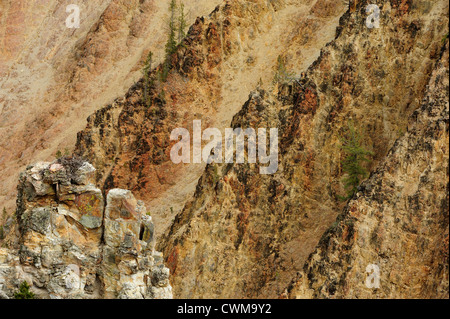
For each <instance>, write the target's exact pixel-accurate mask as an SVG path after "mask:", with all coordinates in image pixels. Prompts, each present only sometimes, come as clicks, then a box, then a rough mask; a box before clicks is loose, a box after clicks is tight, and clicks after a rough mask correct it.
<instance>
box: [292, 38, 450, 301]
mask: <svg viewBox="0 0 450 319" xmlns="http://www.w3.org/2000/svg"><path fill="white" fill-rule="evenodd" d="M448 52H449V51H448V41H447V48H446V51H445V53H444V54H443V56H442V58H441V61H440V63H439V64H438V65H437V67H436V70H435V72H434V73H433V76H432V78H431V79H430V82H429V85H428V90H427V94H426V96H425V99H424V100H423V103H422V105H421V107H420V108H419V109H418V110H417V111H416V112H415V113H414V114H413V115H412V116H411V118H410V122H411V124H410V127H409V128H408V132H406V134H405V135H404V136H403V137H401V138H400V139H399V140H397V142H396V143H395V145H394V147H393V148H392V149H391V150H390V152H389V154H388V156H387V157H386V159H385V160H384V161H383V163H381V165H380V166H379V168H378V169H377V170H376V171H375V172H374V173H373V174H372V176H371V177H370V179H369V180H367V181H366V182H365V183H363V184H362V185H361V187H360V191H359V192H358V193H357V195H356V197H355V198H354V199H353V200H352V201H350V203H349V204H348V206H347V207H346V208H345V210H344V212H343V213H342V214H341V215H340V216H339V217H338V219H337V221H336V223H335V224H334V225H333V227H331V228H330V229H329V230H328V231H327V232H326V233H325V234H324V236H323V237H322V239H321V241H320V243H319V245H318V247H317V248H316V250H315V251H314V252H313V253H312V254H311V256H310V257H309V258H308V261H307V262H306V264H305V266H304V268H303V270H302V271H301V272H300V273H299V274H298V276H297V279H296V280H294V281H293V284H292V286H291V287H290V288H289V294H290V297H292V298H400V297H401V298H448V296H449V282H448V276H449V266H448V262H449V260H448V258H449V256H448V248H449V247H448V238H449V229H448V226H449V197H448V196H449V193H448V191H449V184H448V182H449V175H448V160H449V135H448V133H449V102H448V101H449V95H448V88H449V81H448V76H449V68H448V56H449V55H448ZM374 271H376V273H374ZM375 276H378V278H375Z"/></svg>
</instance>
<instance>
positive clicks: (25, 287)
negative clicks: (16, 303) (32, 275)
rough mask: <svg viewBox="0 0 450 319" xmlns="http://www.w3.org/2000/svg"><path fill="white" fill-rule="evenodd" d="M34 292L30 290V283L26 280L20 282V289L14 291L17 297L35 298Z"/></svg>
mask: <svg viewBox="0 0 450 319" xmlns="http://www.w3.org/2000/svg"><path fill="white" fill-rule="evenodd" d="M34 297H35V296H34V293H33V292H31V291H30V285H29V284H28V283H27V282H26V281H24V282H22V283H21V284H20V287H19V291H17V292H15V293H14V298H15V299H34Z"/></svg>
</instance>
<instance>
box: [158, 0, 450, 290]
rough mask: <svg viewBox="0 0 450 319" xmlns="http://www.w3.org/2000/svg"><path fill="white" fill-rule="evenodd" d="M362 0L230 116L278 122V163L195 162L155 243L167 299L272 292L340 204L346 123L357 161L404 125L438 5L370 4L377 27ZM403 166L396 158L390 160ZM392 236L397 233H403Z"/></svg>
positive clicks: (436, 49) (444, 11) (425, 70)
mask: <svg viewBox="0 0 450 319" xmlns="http://www.w3.org/2000/svg"><path fill="white" fill-rule="evenodd" d="M369 3H370V1H350V4H351V5H350V8H349V10H348V11H347V12H346V13H345V14H344V15H343V17H342V18H341V21H340V25H339V27H338V30H337V36H336V39H335V40H333V41H332V42H330V43H329V44H328V45H326V46H325V47H324V48H323V50H322V52H321V56H320V57H319V58H318V59H317V60H316V61H315V62H314V63H313V64H312V65H311V67H310V68H309V69H308V70H307V72H305V73H304V74H303V75H302V76H301V78H300V79H299V80H298V81H296V82H295V83H294V84H293V85H285V86H280V88H279V90H278V94H277V95H273V94H271V92H268V91H267V90H257V91H255V92H253V93H251V94H250V96H249V98H248V101H247V102H246V103H245V104H244V106H243V107H242V109H241V111H240V112H239V113H238V114H236V116H235V117H234V119H233V122H232V125H231V126H232V127H242V128H247V127H253V128H255V127H265V128H273V127H277V128H278V129H279V136H280V140H279V158H280V162H279V170H278V172H277V173H276V174H274V175H271V176H262V175H260V174H259V167H258V165H255V164H242V165H238V164H214V165H209V166H208V167H207V168H206V171H205V173H204V174H203V176H202V177H201V178H200V180H199V182H198V185H197V189H196V193H195V195H194V198H193V199H192V201H190V202H188V203H187V205H186V206H185V207H184V209H183V211H182V212H181V213H179V214H178V215H177V216H176V218H175V221H174V223H173V225H172V227H171V228H170V231H169V233H168V234H167V236H165V237H164V238H163V239H162V240H161V241H160V242H159V243H158V248H159V249H161V250H163V251H164V255H165V257H166V258H167V260H166V262H167V266H168V267H169V268H170V269H171V275H172V276H171V280H172V285H173V287H174V295H175V296H176V297H184V298H196V297H199V298H205V297H210V298H217V297H225V298H228V297H231V298H238V297H244V298H260V297H269V298H276V297H278V296H280V295H281V294H282V293H283V291H284V289H285V287H287V286H288V285H289V283H290V282H291V281H292V278H294V277H295V275H296V273H297V272H299V271H301V270H302V269H303V266H304V264H305V262H306V261H307V259H308V256H309V255H310V254H311V253H312V252H313V251H314V249H315V248H316V246H317V244H318V243H319V241H320V238H321V237H322V235H323V234H324V232H325V231H326V230H327V229H328V228H329V227H330V226H331V225H332V224H333V223H334V222H335V220H336V217H337V216H338V215H339V213H340V212H341V211H342V209H343V208H344V206H345V203H343V202H342V201H340V200H339V195H344V194H345V191H344V188H343V185H342V182H341V181H342V178H343V176H344V173H343V172H342V167H341V161H342V160H343V158H344V156H345V155H344V154H342V149H341V148H340V145H341V144H340V140H339V137H340V136H342V134H344V132H345V131H346V130H348V121H349V120H350V119H352V120H353V122H354V123H355V125H356V127H357V129H358V131H359V132H363V134H362V135H363V143H364V145H365V147H366V148H368V149H369V150H371V151H373V152H374V154H375V156H374V157H373V161H372V164H371V165H370V166H368V167H367V169H369V170H374V169H375V168H376V167H377V166H378V165H379V164H380V163H382V161H383V159H384V158H385V157H386V156H387V155H388V153H389V150H390V149H391V148H392V147H393V145H394V144H395V142H396V140H397V139H398V138H399V137H401V136H402V134H404V132H405V131H406V129H407V127H408V125H409V123H408V122H409V121H410V116H411V115H412V114H414V112H415V111H416V110H419V109H420V106H421V101H422V100H423V97H424V95H425V92H426V87H427V84H428V83H429V80H430V77H431V73H432V70H433V69H434V68H435V66H436V63H437V61H438V60H439V58H440V54H441V52H442V50H443V47H444V43H443V40H442V39H443V38H445V35H446V33H447V32H448V31H447V30H448V29H447V28H446V26H447V24H448V3H447V2H446V1H434V2H426V3H425V2H420V3H419V2H417V3H415V5H412V4H411V1H401V2H400V1H388V0H385V1H378V2H377V4H378V5H379V7H380V10H381V12H382V16H381V21H380V28H379V29H370V28H368V27H367V26H366V23H365V22H366V18H367V14H366V11H365V9H366V6H367V5H368V4H369ZM419 56H420V58H418V57H419ZM424 134H426V133H424ZM442 134H445V133H442ZM421 141H424V140H422V139H420V138H419V137H418V139H417V141H416V142H417V143H421ZM412 143H413V142H412ZM418 145H420V144H418ZM424 156H425V155H424ZM426 159H427V157H425V159H424V160H426ZM441 161H445V157H441V159H440V160H439V161H438V162H437V163H436V169H438V168H439V169H440V168H442V167H444V164H442V162H441ZM406 163H407V162H406V158H405V159H404V160H400V161H399V162H398V163H396V165H397V166H399V167H403V166H405V165H406ZM395 167H396V166H395V165H394V166H393V168H392V169H394V168H395ZM441 173H442V172H441ZM419 175H420V174H419ZM436 176H437V175H436ZM439 176H442V177H445V175H439ZM436 178H438V177H436ZM440 186H442V185H441V184H440ZM405 187H406V186H405ZM430 187H431V186H430ZM444 191H445V188H442V187H437V188H436V195H435V196H436V198H439V200H440V199H444V198H445V195H444ZM412 195H414V193H412V194H411V196H412ZM392 200H394V198H392ZM393 203H394V201H392V204H393ZM374 204H375V203H374ZM375 207H376V206H375V205H374V206H373V208H372V209H374V210H376V208H375ZM424 207H426V205H424ZM430 207H433V206H430ZM408 213H409V211H408ZM380 231H381V230H380ZM383 231H385V232H386V233H389V232H390V229H387V228H385V229H383ZM430 231H432V230H430ZM392 232H393V234H394V233H396V232H395V231H394V230H392ZM402 236H409V235H408V234H407V231H406V230H405V233H402ZM390 240H391V242H392V243H396V242H397V239H396V238H395V237H392V238H391V239H390ZM409 243H410V245H413V240H411V241H410V242H409ZM432 246H433V245H430V246H427V247H432ZM340 249H345V246H344V247H340ZM405 249H406V248H405ZM338 251H339V249H337V251H336V253H337V252H338ZM411 251H413V250H411ZM397 257H398V258H399V259H398V260H397V261H396V259H395V258H396V257H394V256H392V257H391V258H392V261H391V262H392V263H395V262H399V263H401V262H405V263H407V261H406V260H409V258H411V262H413V257H411V256H409V257H408V258H406V257H405V258H404V261H402V255H399V256H397ZM418 260H419V259H418ZM414 262H418V261H414ZM366 266H367V264H365V265H364V267H366ZM430 267H431V266H430ZM433 267H434V266H433ZM433 267H431V268H433ZM436 267H437V266H436ZM317 268H318V270H317V272H319V271H322V272H324V273H326V272H327V271H328V268H327V267H326V266H325V267H320V265H318V266H317ZM364 270H365V268H364ZM433 271H434V270H433ZM351 285H352V284H350V286H351ZM424 291H426V289H424ZM429 292H430V291H429ZM430 294H431V292H430ZM389 296H390V297H396V298H401V297H404V296H407V293H405V291H402V290H397V291H395V292H392V293H391V294H389Z"/></svg>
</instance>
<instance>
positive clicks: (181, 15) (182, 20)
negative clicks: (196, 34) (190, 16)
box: [178, 2, 187, 43]
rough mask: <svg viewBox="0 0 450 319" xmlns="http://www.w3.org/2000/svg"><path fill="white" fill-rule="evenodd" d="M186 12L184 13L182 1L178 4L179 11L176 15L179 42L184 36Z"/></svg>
mask: <svg viewBox="0 0 450 319" xmlns="http://www.w3.org/2000/svg"><path fill="white" fill-rule="evenodd" d="M186 28H187V21H186V14H185V13H184V4H183V2H182V3H181V4H180V12H179V16H178V43H181V42H182V41H183V40H184V38H185V37H186Z"/></svg>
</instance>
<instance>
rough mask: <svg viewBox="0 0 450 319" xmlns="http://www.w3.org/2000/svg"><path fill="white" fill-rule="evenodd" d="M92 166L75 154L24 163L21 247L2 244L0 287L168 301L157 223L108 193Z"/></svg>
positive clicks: (130, 201)
mask: <svg viewBox="0 0 450 319" xmlns="http://www.w3.org/2000/svg"><path fill="white" fill-rule="evenodd" d="M94 180H95V168H94V167H93V166H92V165H91V164H89V163H88V162H86V161H84V160H81V159H78V158H61V159H59V160H57V161H55V162H53V163H45V162H40V163H37V164H35V165H33V166H29V167H28V168H27V170H26V171H25V172H23V173H22V174H21V175H20V181H19V185H18V198H17V211H16V216H17V220H18V224H19V231H20V239H19V242H20V248H19V250H18V251H15V250H7V249H2V251H1V256H2V258H1V259H0V290H1V291H2V295H3V296H4V297H11V296H12V295H13V293H14V291H15V289H17V287H18V286H19V285H20V283H22V282H23V281H27V282H28V283H29V284H30V285H31V290H32V291H33V292H34V293H35V294H36V296H37V297H38V298H133V299H136V298H171V297H172V288H171V286H170V284H169V281H168V278H169V270H168V269H167V268H165V267H164V265H163V260H162V254H161V253H159V252H156V251H155V250H154V226H153V222H152V218H151V216H148V215H147V211H146V208H145V206H144V205H143V203H142V202H141V201H137V200H136V199H135V197H134V196H133V194H132V193H131V192H130V191H128V190H123V189H112V190H110V191H109V193H108V194H107V196H106V201H105V198H104V196H103V194H102V192H101V190H99V189H98V188H97V187H96V186H95V184H94Z"/></svg>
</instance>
